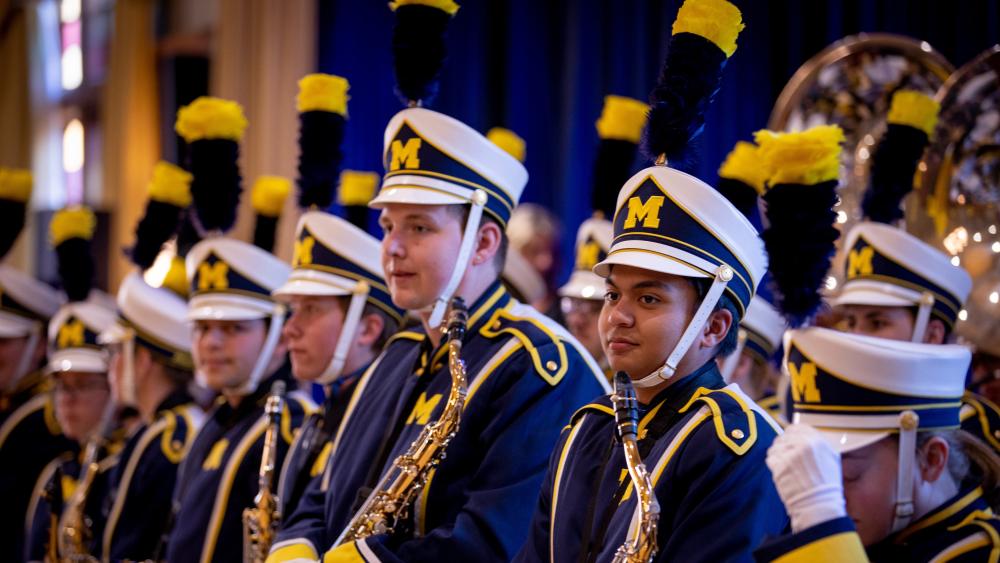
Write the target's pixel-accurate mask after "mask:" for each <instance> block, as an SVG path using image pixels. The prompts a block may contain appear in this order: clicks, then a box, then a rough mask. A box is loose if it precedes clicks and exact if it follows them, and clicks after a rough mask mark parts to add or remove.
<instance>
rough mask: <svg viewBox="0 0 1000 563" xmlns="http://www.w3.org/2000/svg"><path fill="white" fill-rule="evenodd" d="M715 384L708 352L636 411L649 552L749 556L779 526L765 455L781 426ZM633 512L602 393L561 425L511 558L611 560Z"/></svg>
mask: <svg viewBox="0 0 1000 563" xmlns="http://www.w3.org/2000/svg"><path fill="white" fill-rule="evenodd" d="M724 385H725V384H724V383H723V380H722V376H721V375H720V374H719V371H718V368H717V367H716V364H715V362H714V361H711V362H708V363H707V364H705V366H703V367H701V368H699V369H698V370H697V371H695V372H694V373H692V374H690V375H688V376H685V377H683V378H682V379H680V380H678V381H677V382H675V383H673V384H672V385H671V386H670V387H668V388H667V389H665V390H664V391H662V392H661V393H660V394H659V395H658V396H657V397H656V398H654V399H653V400H652V401H651V402H650V404H649V406H648V408H645V409H644V412H643V413H642V417H641V419H640V423H639V437H640V440H639V448H640V452H641V453H642V454H643V461H644V463H645V464H646V468H647V469H648V470H649V472H650V475H651V478H652V481H653V488H654V490H655V491H656V498H657V500H658V501H659V504H660V519H659V527H658V537H657V544H658V546H659V553H658V554H657V556H656V561H673V560H683V561H713V562H714V561H742V560H750V559H751V556H752V553H753V550H754V549H755V548H756V547H757V546H758V545H760V543H761V541H762V540H763V539H764V537H765V536H777V535H779V534H780V533H782V531H783V530H785V528H786V526H787V523H788V517H787V515H786V514H785V510H784V506H783V505H782V504H781V500H780V499H779V498H778V493H777V491H776V490H775V488H774V484H773V482H772V480H771V473H770V472H769V471H768V469H767V466H766V465H765V464H764V457H765V455H766V453H767V448H768V447H769V446H770V445H771V442H772V441H773V440H774V438H775V437H776V436H777V434H778V433H779V432H780V429H779V428H778V427H777V424H776V423H774V422H773V421H772V420H771V418H770V417H769V416H768V415H767V414H765V413H764V412H763V411H762V410H761V409H760V408H759V407H757V406H756V405H755V404H754V402H753V401H752V400H751V399H750V398H749V397H747V396H746V395H745V394H744V393H743V392H742V391H740V389H739V386H737V385H730V386H727V387H724ZM619 499H621V501H620V502H619ZM637 511H638V509H637V503H636V498H635V495H634V494H633V491H632V486H631V480H630V479H629V478H628V474H627V470H626V464H625V454H624V452H623V450H622V446H621V443H620V442H619V439H618V436H617V429H616V426H615V418H614V411H613V409H612V407H611V401H610V399H609V398H606V397H605V398H602V399H600V400H598V401H596V402H594V403H591V404H589V405H587V406H586V407H584V408H582V409H580V411H578V412H577V414H576V415H574V416H573V418H572V419H571V422H570V425H569V426H567V427H566V428H565V429H564V430H563V433H562V437H561V439H560V440H559V444H558V445H557V446H556V448H555V450H553V452H552V457H551V459H550V461H549V471H548V475H546V478H545V483H544V485H543V487H542V492H541V495H540V497H539V501H538V506H537V509H536V511H535V516H534V518H533V520H532V524H531V536H530V537H529V539H528V541H527V543H526V544H525V545H524V547H523V549H522V550H521V552H520V553H519V554H518V557H517V559H516V560H518V561H552V562H553V563H555V562H570V561H573V562H575V561H601V562H604V561H611V560H612V558H613V557H614V554H615V551H617V549H618V548H619V546H621V545H622V544H623V543H624V542H625V540H626V538H627V532H628V529H629V526H630V523H631V522H632V520H633V519H634V518H636V517H637V515H638V512H637Z"/></svg>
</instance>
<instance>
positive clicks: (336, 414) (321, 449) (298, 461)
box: [278, 367, 367, 515]
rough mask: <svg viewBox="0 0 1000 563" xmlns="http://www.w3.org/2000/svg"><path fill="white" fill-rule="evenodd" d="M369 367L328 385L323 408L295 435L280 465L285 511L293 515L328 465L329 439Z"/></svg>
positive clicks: (281, 493) (281, 504)
mask: <svg viewBox="0 0 1000 563" xmlns="http://www.w3.org/2000/svg"><path fill="white" fill-rule="evenodd" d="M366 370H367V367H366V368H363V369H360V370H358V371H356V372H355V373H352V374H349V375H347V376H344V377H342V378H340V379H338V380H337V381H335V382H333V384H331V385H329V386H328V389H326V396H325V398H324V399H323V406H322V408H321V409H319V410H318V411H316V412H314V413H312V414H310V415H309V416H308V417H307V418H306V420H305V422H303V423H302V430H300V431H299V433H298V434H297V435H296V436H295V441H294V442H292V447H291V450H290V451H289V452H288V455H287V456H286V457H285V464H284V465H283V466H282V467H281V478H280V479H279V481H278V483H279V484H278V501H279V502H280V504H279V508H280V512H281V513H282V514H285V515H287V514H290V513H291V512H292V511H293V510H294V509H295V507H296V506H298V504H299V500H300V499H301V498H302V494H303V493H304V492H305V490H306V486H307V485H309V482H310V481H312V480H313V479H314V478H316V477H317V476H319V475H320V474H321V473H322V472H323V468H324V467H326V461H327V459H329V457H330V450H331V449H333V448H332V446H333V443H332V442H331V441H330V440H331V438H333V433H334V432H336V431H337V427H338V426H339V425H340V420H341V418H343V416H344V412H345V411H346V410H347V403H348V401H349V400H350V398H351V393H353V392H354V387H355V386H356V385H357V383H358V380H359V379H360V378H361V374H362V373H364V371H366Z"/></svg>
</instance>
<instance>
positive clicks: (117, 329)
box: [97, 323, 128, 345]
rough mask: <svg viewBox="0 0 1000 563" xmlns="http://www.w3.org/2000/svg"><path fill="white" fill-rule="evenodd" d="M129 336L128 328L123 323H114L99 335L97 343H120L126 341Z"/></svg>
mask: <svg viewBox="0 0 1000 563" xmlns="http://www.w3.org/2000/svg"><path fill="white" fill-rule="evenodd" d="M127 337H128V329H127V328H125V327H124V326H123V325H122V324H121V323H114V324H112V325H111V326H109V327H108V328H106V329H104V330H103V331H102V332H101V334H98V335H97V343H98V344H101V345H105V344H118V343H121V342H124V341H125V339H126V338H127Z"/></svg>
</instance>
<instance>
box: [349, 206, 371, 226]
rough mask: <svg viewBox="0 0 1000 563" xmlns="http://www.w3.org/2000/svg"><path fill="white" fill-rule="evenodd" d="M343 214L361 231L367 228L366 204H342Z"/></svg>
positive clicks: (367, 210)
mask: <svg viewBox="0 0 1000 563" xmlns="http://www.w3.org/2000/svg"><path fill="white" fill-rule="evenodd" d="M344 215H345V216H346V218H347V220H348V221H350V222H351V224H352V225H354V226H355V227H357V228H359V229H361V230H362V231H367V230H368V215H369V209H368V206H367V205H346V206H344Z"/></svg>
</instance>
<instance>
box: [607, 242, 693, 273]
mask: <svg viewBox="0 0 1000 563" xmlns="http://www.w3.org/2000/svg"><path fill="white" fill-rule="evenodd" d="M611 266H631V267H633V268H639V269H641V270H649V271H651V272H658V273H661V274H670V275H674V276H681V277H684V278H708V277H711V276H709V275H708V274H707V273H705V272H704V271H702V270H699V269H697V268H695V267H693V266H690V265H688V264H687V263H685V262H683V261H682V260H681V259H680V258H675V257H673V256H668V255H665V254H654V253H652V252H648V251H643V250H640V249H632V248H625V249H622V250H618V251H614V250H613V251H612V253H611V254H610V255H608V257H607V258H605V259H604V261H603V262H601V263H599V264H597V265H596V266H594V273H595V274H597V275H598V276H600V277H602V278H606V277H608V276H609V275H611Z"/></svg>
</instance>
